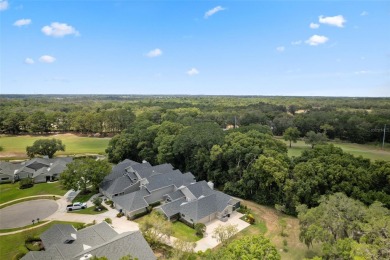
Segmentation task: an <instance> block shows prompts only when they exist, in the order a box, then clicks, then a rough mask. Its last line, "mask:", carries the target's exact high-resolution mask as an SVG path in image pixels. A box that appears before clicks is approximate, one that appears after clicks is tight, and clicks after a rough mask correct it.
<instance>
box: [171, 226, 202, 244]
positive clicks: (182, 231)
mask: <svg viewBox="0 0 390 260" xmlns="http://www.w3.org/2000/svg"><path fill="white" fill-rule="evenodd" d="M172 226H173V236H174V237H176V238H179V239H181V240H184V241H187V242H196V241H198V240H199V239H200V238H199V237H198V236H196V234H195V230H194V229H192V228H190V227H189V226H187V225H186V224H184V223H182V222H180V221H176V222H174V223H173V225H172Z"/></svg>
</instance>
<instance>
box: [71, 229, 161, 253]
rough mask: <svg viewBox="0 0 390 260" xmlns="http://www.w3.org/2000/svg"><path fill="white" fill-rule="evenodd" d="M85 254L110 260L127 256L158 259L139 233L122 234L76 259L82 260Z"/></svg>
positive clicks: (88, 250)
mask: <svg viewBox="0 0 390 260" xmlns="http://www.w3.org/2000/svg"><path fill="white" fill-rule="evenodd" d="M85 254H91V255H94V256H98V257H102V256H105V257H107V258H108V259H110V260H117V259H119V258H121V257H122V256H126V255H131V256H132V257H133V258H138V259H139V260H154V259H156V257H155V256H154V253H153V251H152V249H151V248H150V246H149V245H148V243H147V242H146V240H145V238H144V237H143V236H142V234H141V232H139V231H133V232H125V233H122V234H120V235H118V236H117V237H115V238H113V239H112V240H111V241H108V242H106V243H104V244H102V245H99V246H98V247H93V248H90V249H87V250H85V251H83V252H81V253H80V254H78V255H76V256H75V257H74V259H80V257H82V256H83V255H85Z"/></svg>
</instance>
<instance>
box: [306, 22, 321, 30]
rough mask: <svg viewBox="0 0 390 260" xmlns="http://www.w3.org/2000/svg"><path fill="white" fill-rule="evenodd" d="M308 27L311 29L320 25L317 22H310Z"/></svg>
mask: <svg viewBox="0 0 390 260" xmlns="http://www.w3.org/2000/svg"><path fill="white" fill-rule="evenodd" d="M309 27H310V28H311V29H318V28H319V27H320V25H319V24H318V23H310V25H309Z"/></svg>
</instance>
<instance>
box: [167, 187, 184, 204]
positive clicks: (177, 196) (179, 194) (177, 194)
mask: <svg viewBox="0 0 390 260" xmlns="http://www.w3.org/2000/svg"><path fill="white" fill-rule="evenodd" d="M167 196H168V197H169V198H170V199H171V201H174V200H177V199H180V198H184V197H185V195H184V194H183V192H182V191H181V190H177V191H174V192H171V193H169V194H167Z"/></svg>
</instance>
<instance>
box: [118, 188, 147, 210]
mask: <svg viewBox="0 0 390 260" xmlns="http://www.w3.org/2000/svg"><path fill="white" fill-rule="evenodd" d="M148 195H150V193H149V192H148V191H147V190H146V189H141V190H139V191H135V192H132V193H128V194H125V195H122V196H117V197H113V198H112V201H114V203H116V204H118V205H120V206H121V207H122V208H123V209H125V210H126V211H129V212H132V211H135V210H137V209H142V208H146V207H147V206H149V204H148V203H147V202H146V200H145V196H148Z"/></svg>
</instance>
